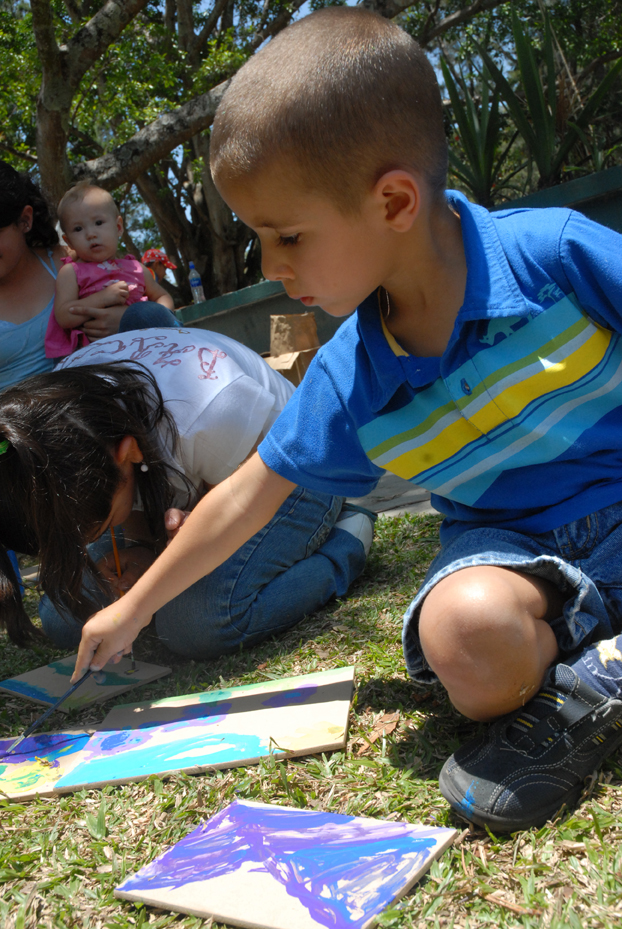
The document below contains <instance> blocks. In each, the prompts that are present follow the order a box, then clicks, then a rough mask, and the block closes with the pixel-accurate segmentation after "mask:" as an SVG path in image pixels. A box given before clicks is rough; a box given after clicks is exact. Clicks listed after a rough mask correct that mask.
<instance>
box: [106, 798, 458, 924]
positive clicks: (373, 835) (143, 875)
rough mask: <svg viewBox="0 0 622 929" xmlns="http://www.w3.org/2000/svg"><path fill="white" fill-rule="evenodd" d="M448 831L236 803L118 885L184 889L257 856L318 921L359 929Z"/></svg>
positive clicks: (260, 864)
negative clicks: (188, 885)
mask: <svg viewBox="0 0 622 929" xmlns="http://www.w3.org/2000/svg"><path fill="white" fill-rule="evenodd" d="M446 834H447V830H446V829H434V828H425V829H422V828H421V827H414V826H411V825H410V824H408V823H388V822H382V821H373V820H366V819H360V818H356V817H354V816H342V815H339V814H335V813H316V812H301V813H298V812H297V811H295V810H281V809H279V808H277V807H275V808H266V807H257V806H253V805H247V804H245V803H243V802H235V803H233V804H232V805H231V806H230V807H228V808H227V809H226V810H224V811H223V812H222V813H219V814H218V815H217V816H215V817H214V818H213V819H211V820H210V821H209V822H207V823H204V824H203V825H201V826H199V827H198V828H197V829H195V830H194V832H192V833H190V835H188V836H186V838H185V839H182V840H181V842H178V843H177V845H175V846H174V847H173V848H171V849H169V851H167V852H165V853H164V855H162V856H161V857H159V858H157V859H156V860H155V861H154V862H152V863H151V864H150V865H147V867H145V868H143V869H141V871H139V872H138V874H136V875H133V876H132V877H130V878H129V879H128V880H126V881H125V882H124V883H123V884H122V885H121V887H120V888H119V889H121V890H124V891H133V892H138V891H141V890H142V891H153V889H155V888H168V889H178V888H181V887H183V886H184V885H187V884H189V883H194V882H196V881H209V880H210V879H213V878H216V877H220V876H223V875H225V874H230V873H232V872H234V871H236V870H238V869H239V868H240V867H241V866H242V864H247V865H248V863H249V862H254V863H256V865H257V866H256V867H255V868H253V869H252V870H253V871H255V872H264V873H267V874H270V875H271V876H272V878H274V879H275V880H277V881H279V882H280V883H281V884H282V885H283V886H284V887H285V888H286V890H287V892H288V894H290V895H291V896H294V897H296V898H297V899H298V900H299V901H300V902H301V903H302V904H303V905H304V906H305V907H306V909H307V910H308V912H309V914H310V915H311V916H312V917H313V919H315V920H316V922H317V923H318V924H319V925H321V926H329V927H333V929H340V927H343V929H345V927H350V929H352V927H354V929H359V927H361V926H363V925H364V924H365V923H366V922H368V921H369V919H370V918H371V917H372V916H374V915H376V914H378V913H380V912H381V911H382V910H383V909H384V908H385V907H386V906H387V905H388V904H389V903H390V902H391V901H392V900H394V899H395V897H396V896H398V894H399V893H400V891H401V890H402V889H403V888H404V886H405V885H406V884H407V882H408V880H409V878H410V876H411V875H412V874H413V873H414V872H415V871H416V870H417V869H418V868H419V867H420V866H421V865H423V864H424V863H425V862H427V861H429V860H430V858H431V856H432V854H433V853H434V850H435V849H436V847H437V841H438V840H439V839H442V838H444V836H445V835H446ZM206 892H207V890H206Z"/></svg>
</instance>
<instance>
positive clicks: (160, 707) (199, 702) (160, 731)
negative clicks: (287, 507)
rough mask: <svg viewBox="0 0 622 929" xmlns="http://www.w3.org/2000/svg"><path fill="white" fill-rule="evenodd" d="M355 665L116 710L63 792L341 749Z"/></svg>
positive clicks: (65, 782)
mask: <svg viewBox="0 0 622 929" xmlns="http://www.w3.org/2000/svg"><path fill="white" fill-rule="evenodd" d="M353 681H354V668H351V667H350V668H336V669H333V670H331V671H320V672H317V673H315V674H307V675H304V676H302V677H292V678H286V679H284V680H280V681H268V682H264V683H261V684H250V685H248V686H246V687H234V688H232V689H231V690H219V691H208V692H206V693H202V694H188V695H186V696H181V697H169V698H166V699H164V700H157V701H153V702H150V701H146V702H144V703H135V704H129V705H123V706H117V707H114V709H113V710H111V712H110V713H109V714H108V716H107V717H106V719H105V720H104V722H103V723H102V725H101V726H99V727H98V730H97V731H96V732H95V734H94V735H93V737H92V738H91V740H90V742H89V744H88V745H87V746H86V747H85V749H84V752H83V755H82V758H81V761H80V764H78V765H76V767H75V768H74V770H73V771H71V772H70V773H69V774H68V775H67V776H66V777H64V778H62V779H61V780H60V781H59V782H58V784H57V790H58V791H60V792H66V791H71V790H80V789H81V788H83V787H103V786H105V785H106V784H126V783H130V782H132V781H140V780H144V779H145V778H147V777H149V776H150V775H152V774H158V775H159V776H160V777H164V776H166V775H169V774H172V773H174V772H176V771H186V772H187V773H189V774H198V773H201V772H203V771H206V770H208V769H212V768H229V767H237V766H238V765H245V764H255V763H256V762H258V761H259V759H260V758H264V757H266V756H268V755H276V756H278V757H290V756H294V755H306V754H310V753H315V752H322V751H326V752H328V751H333V750H335V749H340V748H344V747H345V744H346V737H347V727H348V711H349V708H350V700H351V698H352V689H353Z"/></svg>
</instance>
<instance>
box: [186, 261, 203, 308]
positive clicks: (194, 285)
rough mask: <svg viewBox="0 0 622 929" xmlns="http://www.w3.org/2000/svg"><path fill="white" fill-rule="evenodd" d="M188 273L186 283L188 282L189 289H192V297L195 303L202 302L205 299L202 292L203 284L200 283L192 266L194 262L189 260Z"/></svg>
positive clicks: (197, 274) (197, 273)
mask: <svg viewBox="0 0 622 929" xmlns="http://www.w3.org/2000/svg"><path fill="white" fill-rule="evenodd" d="M189 267H190V274H189V275H188V283H189V284H190V290H191V291H192V299H193V300H194V302H195V303H203V301H204V300H205V294H204V293H203V284H202V283H201V278H200V277H199V272H198V271H197V269H196V268H195V266H194V262H192V261H191V262H190V265H189Z"/></svg>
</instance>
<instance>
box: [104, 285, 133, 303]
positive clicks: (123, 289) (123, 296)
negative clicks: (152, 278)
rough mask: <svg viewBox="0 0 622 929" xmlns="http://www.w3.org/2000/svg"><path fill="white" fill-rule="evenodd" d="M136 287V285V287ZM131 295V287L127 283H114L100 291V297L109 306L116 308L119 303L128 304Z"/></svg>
mask: <svg viewBox="0 0 622 929" xmlns="http://www.w3.org/2000/svg"><path fill="white" fill-rule="evenodd" d="M134 286H135V285H134ZM129 295H130V287H129V284H128V283H127V281H113V282H112V284H108V286H107V287H104V289H103V290H101V291H100V293H99V296H100V297H101V298H102V299H105V300H106V303H107V304H108V306H116V304H117V303H126V301H127V298H128V297H129Z"/></svg>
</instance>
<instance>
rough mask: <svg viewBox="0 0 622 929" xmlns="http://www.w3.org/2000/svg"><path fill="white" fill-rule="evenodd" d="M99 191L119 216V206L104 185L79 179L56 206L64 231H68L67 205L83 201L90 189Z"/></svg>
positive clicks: (105, 201) (113, 211) (115, 214)
mask: <svg viewBox="0 0 622 929" xmlns="http://www.w3.org/2000/svg"><path fill="white" fill-rule="evenodd" d="M92 190H94V191H97V193H98V194H101V195H102V200H103V201H104V203H106V205H107V206H109V207H110V210H111V211H112V213H113V214H114V216H115V218H116V217H117V216H119V208H118V207H117V204H116V203H115V202H114V198H113V196H112V194H110V193H108V191H107V190H104V188H103V187H97V185H96V184H91V182H90V181H79V182H78V183H77V184H76V185H75V186H74V187H70V188H69V190H68V191H67V192H66V193H65V194H63V196H62V198H61V201H60V203H59V204H58V206H57V208H56V213H57V215H58V221H59V223H60V227H61V229H62V230H63V232H66V231H67V230H66V229H65V223H64V218H65V213H66V212H67V207H69V206H71V205H72V204H73V203H81V202H82V201H83V200H84V198H85V197H86V195H87V194H88V193H89V191H92Z"/></svg>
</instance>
